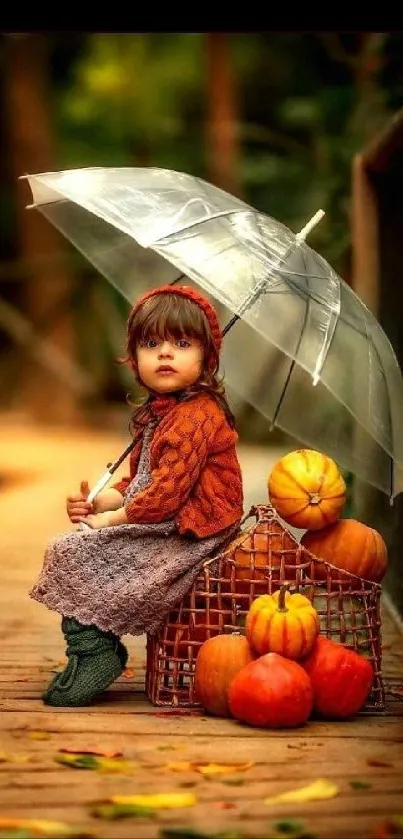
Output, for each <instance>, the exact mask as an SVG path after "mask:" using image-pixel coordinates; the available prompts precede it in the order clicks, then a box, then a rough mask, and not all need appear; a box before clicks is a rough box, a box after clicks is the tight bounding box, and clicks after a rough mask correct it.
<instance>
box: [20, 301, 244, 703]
mask: <svg viewBox="0 0 403 839" xmlns="http://www.w3.org/2000/svg"><path fill="white" fill-rule="evenodd" d="M220 347H221V332H220V328H219V323H218V318H217V314H216V312H215V310H214V308H213V306H212V305H211V304H210V303H209V301H208V300H207V299H206V298H205V297H204V296H203V295H201V294H200V293H199V292H197V291H195V290H194V289H193V288H191V287H188V286H160V287H159V288H156V289H154V290H153V291H151V292H148V293H147V294H145V295H143V297H142V298H141V299H140V300H139V301H138V302H137V303H136V305H135V306H134V308H133V309H132V311H131V314H130V316H129V320H128V327H127V351H128V354H127V358H126V359H125V361H127V362H128V363H130V364H131V366H132V368H133V370H134V373H135V376H136V378H137V380H138V381H139V382H140V383H141V385H142V386H143V387H144V388H145V389H146V390H147V392H148V396H147V398H146V400H145V402H144V403H143V405H142V406H141V407H140V408H138V409H137V410H136V411H135V412H134V414H133V417H132V432H133V436H134V438H135V440H136V444H135V447H134V448H133V450H132V453H131V456H130V476H129V477H126V478H123V480H121V481H119V483H117V484H115V485H114V486H113V487H112V488H110V489H106V490H104V491H103V492H101V493H100V494H99V495H98V496H97V498H96V499H95V500H94V502H93V503H92V504H89V503H88V502H87V500H86V499H87V496H88V492H89V488H88V484H86V482H82V483H81V492H80V493H76V494H74V495H70V496H69V497H68V498H67V513H68V516H69V518H70V520H71V522H73V523H78V522H81V521H85V522H86V524H87V525H89V527H90V528H91V529H88V528H85V530H75V531H73V532H70V533H67V534H64V535H62V536H59V537H56V539H54V540H53V541H52V542H51V543H50V544H49V545H48V547H47V550H46V554H45V561H44V565H43V569H42V571H41V574H40V576H39V579H38V581H37V583H36V585H35V586H34V587H33V589H32V591H31V592H30V594H31V596H32V597H33V598H34V599H35V600H38V601H39V602H40V603H44V604H45V605H46V606H47V607H48V608H50V609H55V610H56V611H57V612H59V613H60V614H61V615H62V616H63V617H62V631H63V634H64V636H65V639H66V641H67V650H66V653H67V657H68V663H67V666H66V668H65V670H64V671H63V672H62V673H60V674H58V675H56V677H55V678H54V679H53V681H52V682H51V684H50V685H49V687H48V688H47V690H46V692H45V694H44V695H43V700H44V702H45V703H46V704H47V705H62V706H73V705H74V706H75V705H87V704H88V703H89V702H91V700H92V699H93V698H94V697H95V696H96V695H97V694H99V693H100V692H102V691H104V690H105V689H106V688H107V687H108V686H109V685H110V684H111V683H112V682H113V681H114V680H115V679H116V678H117V677H118V676H120V675H121V673H122V672H123V670H124V667H125V665H126V661H127V650H126V648H125V647H124V645H123V644H122V642H121V640H120V636H121V635H124V634H126V633H129V634H132V635H140V634H143V633H151V634H153V633H155V632H156V631H157V630H158V628H159V627H160V625H161V624H162V623H163V622H164V620H165V619H166V617H167V614H168V612H169V611H170V610H171V609H172V608H173V607H174V606H175V604H176V603H177V602H178V601H179V600H181V599H182V597H183V596H184V595H185V594H186V592H187V591H188V589H189V588H190V587H191V586H192V584H193V582H194V580H195V579H196V577H197V575H198V573H199V571H200V569H201V568H202V566H203V564H204V562H205V561H206V560H207V559H208V558H209V557H211V556H213V555H214V554H216V553H218V552H219V551H220V550H221V549H222V548H224V547H225V546H226V545H227V544H228V543H229V542H230V541H231V539H232V538H233V537H234V536H235V535H236V534H237V532H238V530H239V523H240V520H241V517H242V507H243V497H242V481H241V472H240V467H239V463H238V459H237V455H236V448H235V444H236V441H237V439H238V435H237V433H236V431H235V429H234V418H233V415H232V413H231V411H230V409H229V407H228V404H227V401H226V398H225V394H224V388H223V387H222V385H220V384H219V382H218V379H217V372H218V365H219V352H220Z"/></svg>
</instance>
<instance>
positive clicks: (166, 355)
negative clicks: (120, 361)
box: [136, 336, 203, 393]
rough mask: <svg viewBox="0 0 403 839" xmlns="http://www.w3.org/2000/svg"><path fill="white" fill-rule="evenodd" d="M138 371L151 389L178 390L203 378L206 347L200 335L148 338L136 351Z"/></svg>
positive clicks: (170, 391)
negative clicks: (199, 337)
mask: <svg viewBox="0 0 403 839" xmlns="http://www.w3.org/2000/svg"><path fill="white" fill-rule="evenodd" d="M136 361H137V368H138V374H139V376H140V379H141V381H142V382H143V384H144V385H145V386H146V388H148V390H153V391H156V392H157V393H174V392H175V391H177V390H183V389H184V388H186V387H189V385H192V384H194V383H195V382H196V381H197V379H198V378H199V377H200V375H201V372H202V364H203V347H202V344H201V341H199V340H198V339H197V338H185V337H182V338H174V337H171V338H159V337H158V336H155V337H154V338H147V340H145V341H144V342H142V343H141V344H139V345H138V347H137V350H136Z"/></svg>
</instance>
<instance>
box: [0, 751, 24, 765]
mask: <svg viewBox="0 0 403 839" xmlns="http://www.w3.org/2000/svg"><path fill="white" fill-rule="evenodd" d="M29 759H30V758H29V755H11V754H9V753H8V752H0V763H29Z"/></svg>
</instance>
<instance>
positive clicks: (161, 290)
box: [130, 285, 222, 355]
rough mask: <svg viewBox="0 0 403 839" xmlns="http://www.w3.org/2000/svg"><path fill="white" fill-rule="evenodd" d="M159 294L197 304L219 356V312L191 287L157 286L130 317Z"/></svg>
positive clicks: (138, 302)
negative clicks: (182, 298)
mask: <svg viewBox="0 0 403 839" xmlns="http://www.w3.org/2000/svg"><path fill="white" fill-rule="evenodd" d="M159 294H176V295H178V296H179V297H186V298H187V299H188V300H191V301H192V302H193V303H196V306H198V307H199V309H201V310H202V312H203V313H204V315H205V316H206V318H207V321H208V324H209V327H210V332H211V337H212V340H213V344H214V347H215V349H216V351H217V355H219V353H220V349H221V344H222V335H221V329H220V324H219V322H218V317H217V312H216V310H215V309H214V306H212V304H211V303H210V302H209V300H207V297H204V295H203V294H200V292H199V291H196V290H195V289H194V288H191V287H190V286H186V285H176V286H171V285H162V286H157V288H154V289H153V290H152V291H147V292H146V293H145V294H143V295H142V296H141V297H140V299H139V300H137V303H135V305H134V306H133V309H132V311H131V313H130V316H131V317H132V316H133V315H134V314H135V313H136V312H137V311H138V310H139V308H140V306H142V305H143V303H145V301H146V300H149V299H150V297H156V296H157V295H159Z"/></svg>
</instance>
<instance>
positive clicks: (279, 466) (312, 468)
mask: <svg viewBox="0 0 403 839" xmlns="http://www.w3.org/2000/svg"><path fill="white" fill-rule="evenodd" d="M268 489H269V498H270V502H271V504H272V505H273V507H274V508H275V510H277V512H278V514H279V516H281V518H283V519H284V521H286V522H287V523H288V524H291V525H293V526H294V527H299V528H302V529H309V530H319V529H320V528H321V527H326V525H329V524H333V522H335V521H337V520H338V519H339V517H340V514H341V512H342V510H343V507H344V504H345V501H346V485H345V482H344V479H343V477H342V475H341V473H340V470H339V468H338V466H337V464H336V463H335V462H334V460H332V459H331V458H330V457H328V456H327V455H326V454H322V453H321V452H317V451H314V450H312V449H297V450H296V451H293V452H289V453H288V454H286V455H285V456H284V457H282V458H281V460H279V461H278V463H276V465H275V466H274V468H273V470H272V472H271V474H270V476H269V482H268Z"/></svg>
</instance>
